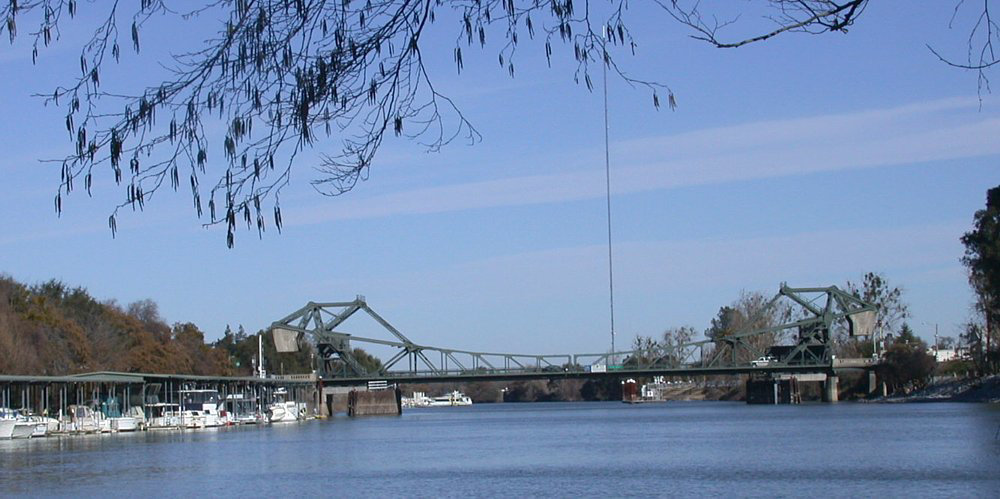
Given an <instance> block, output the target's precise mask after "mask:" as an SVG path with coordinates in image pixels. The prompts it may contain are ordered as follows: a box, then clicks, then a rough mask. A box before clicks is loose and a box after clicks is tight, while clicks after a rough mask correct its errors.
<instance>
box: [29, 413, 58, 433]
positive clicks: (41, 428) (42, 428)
mask: <svg viewBox="0 0 1000 499" xmlns="http://www.w3.org/2000/svg"><path fill="white" fill-rule="evenodd" d="M49 419H52V418H45V417H42V416H28V421H31V422H32V423H34V425H35V431H33V432H31V438H39V437H44V436H46V435H48V433H49V421H48V420H49ZM53 421H55V420H53Z"/></svg>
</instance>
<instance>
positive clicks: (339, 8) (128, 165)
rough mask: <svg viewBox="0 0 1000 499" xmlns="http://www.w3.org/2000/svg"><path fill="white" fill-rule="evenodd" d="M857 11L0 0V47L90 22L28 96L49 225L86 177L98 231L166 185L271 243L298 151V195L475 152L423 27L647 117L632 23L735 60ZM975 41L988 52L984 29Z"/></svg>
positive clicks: (605, 2) (818, 2) (853, 1)
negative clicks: (670, 29) (47, 120)
mask: <svg viewBox="0 0 1000 499" xmlns="http://www.w3.org/2000/svg"><path fill="white" fill-rule="evenodd" d="M867 3H868V0H795V1H792V0H758V1H757V2H754V4H756V6H758V7H760V9H759V10H760V11H762V13H763V18H764V19H766V20H767V23H768V25H767V27H761V26H755V27H754V29H760V32H758V33H752V34H750V35H749V36H740V37H738V38H737V39H735V40H731V41H727V40H724V39H723V35H724V34H725V33H728V32H729V31H727V30H726V28H729V27H731V25H732V24H733V22H734V21H735V20H736V19H735V18H734V19H731V20H728V21H726V20H720V18H719V16H718V15H716V13H715V11H714V10H713V9H714V8H718V7H717V6H714V7H706V6H705V4H704V3H702V2H695V1H685V0H672V1H669V2H665V1H655V2H642V3H636V2H628V1H627V0H602V1H581V0H577V1H574V0H365V1H363V2H362V1H360V0H202V1H201V2H191V3H183V4H181V6H175V5H171V4H169V3H168V2H167V1H166V0H140V1H138V2H133V3H130V4H123V3H120V2H94V3H87V4H85V5H83V6H82V7H81V6H80V5H78V2H77V1H76V0H58V1H53V0H9V1H7V2H4V5H2V6H0V35H3V34H6V35H7V36H8V37H9V39H10V41H11V43H14V41H15V39H17V38H18V36H27V37H28V39H29V40H30V43H31V45H32V47H31V50H32V58H33V61H35V62H38V61H42V62H43V63H44V60H43V56H44V54H43V50H44V48H45V47H47V46H49V45H50V44H52V43H54V42H56V41H57V40H58V39H59V38H60V34H61V32H62V29H63V28H65V25H66V24H67V23H68V22H70V21H71V19H74V18H77V17H85V18H87V19H89V20H91V22H94V21H93V20H94V19H97V21H96V26H95V28H96V29H94V30H93V32H92V33H93V34H92V35H91V36H90V37H89V38H87V39H86V41H84V42H83V43H82V47H81V48H80V57H79V69H80V72H79V74H77V75H76V76H75V77H72V76H68V77H67V81H66V83H64V84H63V85H59V86H56V87H55V88H54V89H53V90H52V91H49V92H44V93H43V95H42V96H43V97H44V98H45V101H46V103H51V104H54V105H57V106H60V107H61V108H62V109H64V110H65V124H64V125H65V129H66V132H67V134H68V135H69V137H70V140H71V142H72V144H73V148H72V152H70V153H69V154H66V155H65V156H64V157H63V158H62V159H59V160H57V162H58V164H59V165H61V180H60V184H59V188H58V191H57V194H56V197H55V209H56V211H57V212H60V211H61V210H62V199H63V197H64V196H66V195H68V194H70V193H71V192H72V191H74V190H75V189H77V188H78V186H79V184H81V183H82V184H83V188H84V190H86V191H87V192H88V193H89V192H90V191H91V187H92V185H93V183H94V177H95V175H107V176H108V177H109V178H112V179H113V180H114V182H115V183H116V185H117V186H118V187H119V189H120V191H119V192H120V193H121V194H122V197H121V198H119V201H118V204H117V207H116V208H115V209H114V211H113V212H112V213H111V215H110V217H109V219H108V225H109V227H110V229H111V231H112V233H114V232H115V230H116V228H117V219H118V215H119V212H120V210H122V209H124V208H131V209H133V210H142V209H144V207H145V205H146V203H147V202H149V201H151V200H152V198H153V196H154V194H155V193H157V192H158V191H159V190H161V189H162V188H163V187H164V186H170V187H171V188H172V189H174V190H177V189H179V188H180V186H181V185H184V186H189V187H190V191H191V196H192V202H193V209H194V211H195V212H196V214H197V215H198V217H199V218H201V219H202V220H203V221H204V222H205V223H206V224H224V225H226V227H227V242H228V244H229V245H230V246H232V244H233V242H234V238H235V231H236V229H237V226H238V225H242V224H245V225H246V226H247V228H248V230H256V231H257V232H258V234H261V233H263V232H264V231H265V230H266V228H267V227H268V226H272V227H276V228H277V229H278V230H280V229H281V226H282V216H281V207H280V201H279V197H280V196H279V195H280V192H281V191H282V189H283V188H284V187H286V186H287V185H288V184H289V182H290V181H291V178H292V177H291V175H292V166H293V165H294V164H296V162H297V160H299V159H300V154H301V153H302V152H303V151H306V150H310V149H312V148H313V147H316V146H318V145H320V144H322V145H323V146H324V147H322V148H321V149H320V150H319V152H320V153H321V156H320V157H321V160H320V161H319V163H318V164H314V165H310V166H313V167H314V168H315V169H316V170H317V172H318V176H317V177H316V178H314V179H313V180H312V185H313V186H314V187H315V188H316V190H318V191H319V192H321V193H323V194H328V195H337V194H341V193H343V192H346V191H348V190H350V189H352V188H353V187H354V186H355V184H356V183H357V182H358V181H359V180H362V179H364V178H366V177H367V175H368V172H369V168H370V167H371V166H372V165H373V162H374V159H375V156H376V152H377V151H378V149H379V147H380V146H381V144H382V143H383V140H384V139H385V138H386V137H387V136H392V135H397V136H406V137H408V138H412V139H416V140H419V141H420V143H421V144H423V145H424V146H426V148H427V149H428V150H431V151H434V150H437V149H439V148H440V147H442V146H444V145H446V144H448V143H449V142H451V141H453V140H455V139H458V138H463V139H466V140H469V141H472V142H475V141H477V140H478V139H479V138H480V136H479V133H478V132H477V131H476V129H475V127H474V126H473V124H472V123H471V122H470V121H469V120H468V119H466V117H465V116H464V115H463V113H462V112H461V110H460V109H459V107H458V106H457V105H456V104H455V103H454V102H453V101H452V100H451V99H449V98H448V96H446V95H443V94H442V93H440V92H439V91H438V90H437V89H436V87H435V85H434V82H435V81H436V78H440V76H439V75H434V74H431V72H430V71H429V70H428V67H427V65H425V56H424V52H425V51H427V50H441V49H442V48H441V47H433V46H431V42H429V41H428V38H429V36H428V34H427V33H428V31H429V29H430V27H431V26H432V25H433V24H434V23H435V21H436V20H437V19H438V17H439V16H440V18H441V19H440V20H439V21H438V23H439V24H443V25H444V26H443V27H442V28H441V29H444V30H449V31H450V32H451V33H453V34H454V35H455V38H454V39H455V42H454V45H453V46H452V47H450V49H449V48H444V50H451V51H452V56H453V61H454V64H455V68H456V70H457V71H458V72H459V73H460V72H461V71H462V69H463V66H464V61H465V60H466V58H468V57H470V54H469V52H470V50H472V49H473V48H474V47H475V46H477V45H478V46H479V47H481V48H485V47H486V45H487V40H497V41H499V44H498V45H497V47H498V48H497V49H496V57H497V59H498V61H499V65H500V67H501V68H502V71H503V72H505V73H507V74H509V75H510V76H511V77H513V76H514V75H515V67H516V61H517V60H518V53H519V50H521V47H522V46H524V45H529V46H532V47H533V49H534V50H540V51H544V53H545V56H546V58H547V60H549V64H550V65H551V60H552V57H554V56H556V55H555V52H556V48H554V47H562V49H563V50H565V51H566V52H567V53H569V52H570V51H571V52H572V54H573V57H574V60H575V62H576V70H575V72H574V74H573V78H574V80H575V81H577V82H578V83H582V84H584V85H586V86H587V87H588V88H591V87H592V86H593V82H592V78H591V71H592V70H593V68H594V66H597V67H598V68H600V67H601V65H602V64H604V65H606V67H607V68H608V69H609V70H610V71H611V72H612V73H613V74H616V75H617V76H618V77H620V78H622V79H624V80H625V81H627V82H629V83H630V84H632V85H634V86H639V87H644V88H646V89H647V90H649V91H650V93H651V95H652V102H653V104H654V106H656V107H659V106H660V103H661V97H663V98H665V99H666V103H667V105H668V106H669V107H671V108H673V107H675V106H676V100H675V97H674V95H673V93H672V92H671V91H670V89H669V87H667V86H666V85H664V84H662V83H659V82H656V81H649V80H643V79H639V78H636V77H633V76H631V75H630V74H629V73H627V72H626V71H625V70H624V69H623V68H622V67H621V66H620V61H621V60H622V59H623V57H624V56H626V55H634V54H635V51H636V47H637V45H638V41H637V40H636V39H635V38H634V37H633V34H632V30H631V26H632V24H633V22H634V21H635V20H636V19H637V18H640V17H650V16H656V15H661V16H663V18H664V19H665V20H672V21H674V22H676V23H679V24H680V25H681V26H684V27H687V28H689V29H691V30H692V34H693V35H692V36H693V37H694V38H696V39H700V40H704V41H707V42H709V43H712V44H714V45H715V46H718V47H738V46H742V45H745V44H748V43H753V42H759V41H762V40H766V39H769V38H772V37H774V36H777V35H779V34H782V33H787V32H806V33H824V32H833V31H837V32H846V31H847V29H848V28H849V27H850V26H851V25H852V24H853V23H854V22H855V21H856V20H857V19H858V18H859V16H861V15H862V13H863V12H864V10H865V6H866V5H867ZM81 8H85V9H89V11H88V14H89V15H88V16H82V15H81V14H80V12H78V10H79V9H81ZM197 23H202V24H197ZM204 23H209V24H212V23H214V34H210V35H205V39H204V41H203V43H201V44H200V45H199V46H196V48H194V49H192V50H190V51H187V52H182V53H177V54H172V55H170V56H169V57H168V58H167V60H159V61H157V62H159V63H160V66H162V67H163V68H166V69H167V71H168V74H167V75H166V76H162V75H161V76H157V75H151V76H150V77H149V79H148V80H147V82H146V83H145V86H144V87H143V88H119V87H118V86H116V85H119V82H116V81H115V80H114V75H115V71H113V70H111V69H110V67H109V66H110V65H112V64H118V63H120V62H121V61H123V60H125V61H127V60H128V56H129V54H128V52H132V53H133V54H134V56H139V55H140V54H142V53H143V52H142V51H143V50H146V51H147V52H148V48H146V49H144V45H143V33H144V32H146V30H147V29H152V28H153V27H155V26H158V27H160V29H164V28H167V27H169V29H171V30H172V31H174V32H185V31H186V29H187V28H189V27H191V26H195V25H197V26H201V25H203V24H204ZM985 27H986V29H987V30H988V31H987V35H988V36H987V40H992V36H993V33H994V32H993V31H992V27H993V24H992V23H991V22H990V23H986V24H985ZM976 29H977V30H978V29H979V25H977V27H976ZM976 33H978V31H976ZM970 43H971V42H970ZM123 47H124V48H123ZM119 86H120V85H119ZM661 94H662V95H661ZM213 130H221V133H215V132H213ZM324 136H330V137H336V139H339V147H336V148H335V149H334V150H327V149H326V148H325V143H326V142H327V141H326V140H320V139H321V138H323V137H324ZM185 188H187V187H185ZM206 212H207V213H206Z"/></svg>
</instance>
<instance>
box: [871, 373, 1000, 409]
mask: <svg viewBox="0 0 1000 499" xmlns="http://www.w3.org/2000/svg"><path fill="white" fill-rule="evenodd" d="M871 401H872V402H889V403H892V402H977V403H1000V375H993V376H986V377H983V378H959V379H950V380H949V379H945V380H938V381H934V382H931V383H930V384H929V385H928V386H927V387H926V388H924V389H922V390H916V391H914V392H910V393H908V394H893V395H890V396H888V397H878V398H875V399H872V400H871Z"/></svg>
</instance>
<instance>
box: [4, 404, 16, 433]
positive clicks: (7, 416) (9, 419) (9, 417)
mask: <svg viewBox="0 0 1000 499" xmlns="http://www.w3.org/2000/svg"><path fill="white" fill-rule="evenodd" d="M16 423H17V413H16V412H14V411H12V410H10V409H8V408H6V407H0V440H9V439H10V438H12V437H13V435H14V425H15V424H16Z"/></svg>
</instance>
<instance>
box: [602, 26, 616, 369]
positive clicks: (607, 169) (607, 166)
mask: <svg viewBox="0 0 1000 499" xmlns="http://www.w3.org/2000/svg"><path fill="white" fill-rule="evenodd" d="M603 34H604V42H605V44H606V43H607V40H608V27H607V26H606V25H605V26H604V33H603ZM601 54H602V55H603V57H602V60H601V69H602V70H603V74H604V175H605V187H606V188H607V201H608V294H609V297H610V303H611V363H612V364H616V362H615V361H616V359H615V271H614V264H613V260H612V258H611V152H610V145H609V138H608V135H609V129H610V125H609V124H608V49H607V47H606V46H604V45H602V46H601Z"/></svg>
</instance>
